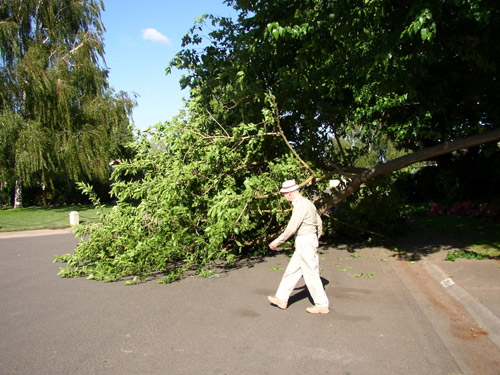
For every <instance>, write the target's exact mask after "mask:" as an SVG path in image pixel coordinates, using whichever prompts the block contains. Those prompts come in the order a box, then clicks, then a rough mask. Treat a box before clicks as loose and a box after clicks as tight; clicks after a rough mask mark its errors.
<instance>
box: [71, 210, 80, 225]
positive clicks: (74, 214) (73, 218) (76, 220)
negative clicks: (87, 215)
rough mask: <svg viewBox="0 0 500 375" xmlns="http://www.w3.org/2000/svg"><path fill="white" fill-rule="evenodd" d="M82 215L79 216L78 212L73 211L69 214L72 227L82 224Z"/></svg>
mask: <svg viewBox="0 0 500 375" xmlns="http://www.w3.org/2000/svg"><path fill="white" fill-rule="evenodd" d="M79 216H80V215H79V214H78V211H71V212H70V213H69V224H70V225H78V224H80V217H79Z"/></svg>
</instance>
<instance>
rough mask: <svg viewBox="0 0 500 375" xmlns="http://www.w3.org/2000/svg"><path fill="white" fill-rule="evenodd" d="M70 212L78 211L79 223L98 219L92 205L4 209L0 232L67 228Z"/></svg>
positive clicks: (1, 215)
mask: <svg viewBox="0 0 500 375" xmlns="http://www.w3.org/2000/svg"><path fill="white" fill-rule="evenodd" d="M110 209H111V206H109V207H105V208H104V210H105V211H107V210H110ZM71 211H78V213H79V218H80V223H84V222H91V221H95V220H97V218H98V211H97V210H96V209H94V206H92V205H85V206H58V207H27V208H16V209H14V208H4V209H2V210H0V232H11V231H20V230H33V229H59V228H67V227H69V226H70V223H69V213H70V212H71Z"/></svg>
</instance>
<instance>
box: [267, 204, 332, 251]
mask: <svg viewBox="0 0 500 375" xmlns="http://www.w3.org/2000/svg"><path fill="white" fill-rule="evenodd" d="M292 205H293V210H292V217H291V218H290V221H289V222H288V225H287V227H286V229H285V231H284V232H283V233H281V234H280V236H279V237H278V238H277V239H276V240H274V241H273V242H274V243H275V244H276V245H277V246H279V245H281V244H282V243H283V242H285V241H286V240H288V239H289V238H290V237H291V236H292V235H293V234H295V236H303V235H305V234H316V235H317V236H318V239H319V238H320V236H321V232H322V231H323V222H322V221H321V217H320V216H319V214H318V211H317V210H316V207H315V206H314V204H313V203H312V202H311V201H310V200H309V199H307V198H305V197H303V196H302V195H299V196H297V198H295V199H294V200H293V201H292Z"/></svg>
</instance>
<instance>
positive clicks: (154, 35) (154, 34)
mask: <svg viewBox="0 0 500 375" xmlns="http://www.w3.org/2000/svg"><path fill="white" fill-rule="evenodd" d="M142 38H143V39H147V40H152V41H153V42H159V43H166V44H170V40H169V39H168V38H167V37H166V36H165V35H163V34H162V33H160V32H159V31H158V30H156V29H152V28H148V29H143V30H142Z"/></svg>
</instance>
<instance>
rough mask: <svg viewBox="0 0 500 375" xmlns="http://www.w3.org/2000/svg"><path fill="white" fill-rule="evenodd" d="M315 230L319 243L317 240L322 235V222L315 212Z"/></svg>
mask: <svg viewBox="0 0 500 375" xmlns="http://www.w3.org/2000/svg"><path fill="white" fill-rule="evenodd" d="M316 229H317V234H318V241H319V238H320V237H321V235H322V234H323V221H322V220H321V216H319V214H318V211H316Z"/></svg>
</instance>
